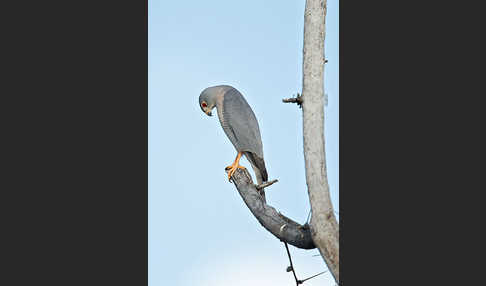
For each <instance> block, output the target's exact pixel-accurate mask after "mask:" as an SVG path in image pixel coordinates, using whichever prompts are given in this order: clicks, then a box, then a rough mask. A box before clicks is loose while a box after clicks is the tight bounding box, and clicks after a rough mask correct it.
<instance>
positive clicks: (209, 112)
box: [205, 109, 213, 116]
mask: <svg viewBox="0 0 486 286" xmlns="http://www.w3.org/2000/svg"><path fill="white" fill-rule="evenodd" d="M205 113H206V114H207V115H208V116H213V115H212V113H211V110H210V109H208V111H205Z"/></svg>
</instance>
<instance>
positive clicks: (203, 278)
mask: <svg viewBox="0 0 486 286" xmlns="http://www.w3.org/2000/svg"><path fill="white" fill-rule="evenodd" d="M304 5H305V1H304V0H297V1H276V0H272V1H270V0H267V1H222V0H221V1H155V0H149V7H148V13H149V19H148V21H149V30H148V31H149V43H148V48H149V50H148V57H149V63H148V93H149V106H148V112H149V118H148V126H149V130H148V133H149V140H148V143H149V146H148V163H149V166H148V169H149V174H148V176H149V177H148V180H149V183H148V185H149V194H148V198H149V202H148V229H149V233H148V239H149V240H148V259H149V260H148V266H149V267H148V277H149V279H148V280H149V286H162V285H177V286H179V285H181V286H185V285H187V286H198V285H208V286H209V285H211V286H218V285H221V286H222V285H225V286H226V285H252V286H260V285H289V286H291V285H295V282H294V278H293V276H292V273H290V272H289V273H287V272H286V271H285V269H286V267H287V266H288V263H289V262H288V258H287V254H286V251H285V247H284V245H283V244H282V243H281V242H280V241H279V240H278V239H277V238H275V237H274V236H273V235H272V234H270V233H269V232H268V231H267V230H265V229H264V228H263V227H262V226H261V225H260V224H259V223H258V221H257V220H256V219H255V218H254V217H253V215H252V214H251V212H250V211H249V209H248V208H247V207H246V205H245V204H244V202H243V200H242V198H241V197H240V196H239V194H238V192H237V191H236V189H235V187H234V185H233V184H231V183H229V182H228V180H227V176H226V173H225V171H224V167H225V166H227V165H229V164H231V163H232V162H233V160H234V158H235V156H236V151H235V149H234V147H233V145H232V144H231V143H230V141H229V139H228V138H227V137H226V135H225V134H224V132H223V130H222V128H221V126H220V124H219V121H218V118H217V116H216V112H213V113H214V115H215V116H213V117H208V116H206V115H205V114H204V113H202V112H201V110H200V108H199V106H198V97H199V94H200V93H201V91H202V90H203V89H204V88H206V87H208V86H213V85H219V84H229V85H232V86H234V87H235V88H237V89H238V90H239V91H240V92H241V93H242V94H243V95H244V96H245V98H246V100H247V101H248V103H249V104H250V106H251V107H252V109H253V111H254V112H255V115H256V117H257V119H258V122H259V125H260V131H261V134H262V140H263V151H264V155H265V162H266V166H267V170H268V174H269V179H270V180H271V179H278V180H279V182H278V183H276V184H274V185H272V186H271V187H269V188H267V189H266V193H267V202H268V203H269V204H270V205H272V206H273V207H275V208H276V209H277V210H279V211H280V212H282V213H283V214H285V215H287V216H288V217H290V218H292V219H293V220H295V221H297V222H299V223H304V222H305V220H306V218H307V215H308V212H309V209H310V207H309V198H308V195H307V189H306V184H305V174H304V156H303V151H302V150H303V149H302V111H301V110H300V109H299V108H298V107H297V106H296V105H295V104H284V103H282V101H281V100H282V98H287V97H292V95H293V94H295V93H297V92H301V89H302V44H303V42H302V41H303V39H302V37H303V25H304ZM338 15H339V3H338V1H337V0H328V13H327V27H326V32H327V34H326V44H325V47H326V50H325V53H326V58H327V59H328V60H329V62H328V63H327V64H326V66H325V90H326V93H328V106H327V107H326V108H325V110H326V117H325V136H326V152H327V154H326V155H327V168H328V176H329V183H330V188H331V198H332V202H333V205H334V208H335V210H338V206H339V145H338V144H339V121H338V119H339V113H338V112H339V26H338V23H339V16H338ZM241 163H242V165H243V166H246V167H250V165H249V163H248V161H246V159H242V161H241ZM250 169H251V168H250ZM252 175H253V173H252ZM336 216H337V217H339V216H338V215H336ZM290 251H291V253H292V258H293V261H294V266H295V269H296V271H297V275H298V278H299V279H304V278H307V277H309V276H311V275H313V274H317V273H318V272H321V271H324V270H327V267H326V265H325V263H324V262H323V260H322V258H321V257H320V256H313V255H316V254H318V253H319V252H318V251H317V249H314V250H300V249H297V248H295V247H293V246H290ZM304 285H306V286H312V285H334V283H333V279H332V277H331V274H330V273H325V274H323V275H321V276H319V277H316V278H314V279H311V280H309V281H307V282H305V283H304Z"/></svg>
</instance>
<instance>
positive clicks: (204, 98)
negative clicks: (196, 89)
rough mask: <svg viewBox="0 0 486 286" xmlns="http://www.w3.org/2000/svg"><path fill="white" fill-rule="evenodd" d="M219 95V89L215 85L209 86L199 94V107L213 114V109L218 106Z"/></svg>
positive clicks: (208, 113) (210, 114)
mask: <svg viewBox="0 0 486 286" xmlns="http://www.w3.org/2000/svg"><path fill="white" fill-rule="evenodd" d="M217 95H218V89H216V88H214V87H208V88H206V89H205V90H203V91H202V92H201V95H199V107H201V110H202V111H203V112H204V113H206V115H208V116H212V113H211V110H213V108H214V107H216V96H217Z"/></svg>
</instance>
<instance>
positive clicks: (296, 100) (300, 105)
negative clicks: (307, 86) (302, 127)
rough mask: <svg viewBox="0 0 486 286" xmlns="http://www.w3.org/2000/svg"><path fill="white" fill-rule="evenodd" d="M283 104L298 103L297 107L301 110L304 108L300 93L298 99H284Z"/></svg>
mask: <svg viewBox="0 0 486 286" xmlns="http://www.w3.org/2000/svg"><path fill="white" fill-rule="evenodd" d="M282 102H285V103H297V105H298V106H299V107H300V108H302V96H301V95H300V94H299V93H297V96H296V97H292V98H284V99H282Z"/></svg>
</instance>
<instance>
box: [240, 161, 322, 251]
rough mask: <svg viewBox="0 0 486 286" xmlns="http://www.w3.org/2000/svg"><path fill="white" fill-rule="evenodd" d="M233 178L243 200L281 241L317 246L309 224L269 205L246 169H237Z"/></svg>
mask: <svg viewBox="0 0 486 286" xmlns="http://www.w3.org/2000/svg"><path fill="white" fill-rule="evenodd" d="M231 178H232V179H233V182H234V183H235V186H236V189H237V190H238V193H240V196H241V197H242V198H243V201H244V202H245V204H246V205H247V206H248V208H249V209H250V211H251V213H252V214H253V215H254V216H255V218H256V219H257V220H258V222H260V224H261V225H262V226H263V227H264V228H265V229H267V230H268V231H269V232H271V233H272V234H273V235H275V236H276V237H277V238H278V239H280V240H281V241H284V242H287V243H288V244H291V245H293V246H295V247H297V248H303V249H313V248H316V246H315V245H314V242H313V241H312V237H311V233H310V229H309V225H308V224H304V225H300V224H298V223H296V222H295V221H293V220H291V219H289V218H288V217H286V216H284V215H282V214H281V213H280V212H278V211H277V210H276V209H275V208H273V207H272V206H269V205H267V204H266V203H265V201H264V197H263V196H262V195H261V194H260V191H258V190H257V188H256V186H255V185H254V184H253V181H252V180H251V176H250V174H249V173H248V171H247V170H246V169H245V170H242V169H237V170H236V172H235V173H234V174H233V176H232V177H231ZM262 191H263V190H262Z"/></svg>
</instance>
